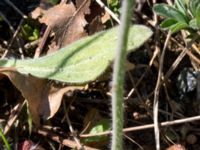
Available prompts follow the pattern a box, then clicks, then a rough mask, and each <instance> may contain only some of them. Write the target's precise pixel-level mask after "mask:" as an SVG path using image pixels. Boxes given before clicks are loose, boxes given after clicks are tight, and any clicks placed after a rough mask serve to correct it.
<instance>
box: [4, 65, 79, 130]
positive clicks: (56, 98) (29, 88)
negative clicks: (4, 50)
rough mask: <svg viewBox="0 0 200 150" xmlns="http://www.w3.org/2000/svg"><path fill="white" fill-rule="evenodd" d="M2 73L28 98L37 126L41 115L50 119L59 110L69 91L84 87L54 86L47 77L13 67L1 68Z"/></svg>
mask: <svg viewBox="0 0 200 150" xmlns="http://www.w3.org/2000/svg"><path fill="white" fill-rule="evenodd" d="M0 73H2V74H4V75H6V76H7V77H8V78H9V79H10V81H11V82H12V83H13V85H14V86H15V87H16V88H17V89H18V90H19V91H20V92H21V93H22V95H23V97H24V98H25V99H27V101H28V106H29V110H30V113H31V116H32V119H33V122H34V123H35V125H36V126H40V117H41V116H42V117H43V118H44V119H49V118H51V117H53V116H54V115H55V113H56V112H57V111H58V109H59V107H60V104H61V101H62V97H63V95H64V93H66V92H67V91H71V90H75V89H82V87H64V88H54V87H52V86H50V85H49V84H48V82H47V80H45V79H40V78H36V77H33V76H31V75H28V76H26V75H23V74H20V73H18V72H17V71H16V70H15V69H13V68H6V69H4V68H1V69H0Z"/></svg>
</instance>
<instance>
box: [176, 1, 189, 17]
mask: <svg viewBox="0 0 200 150" xmlns="http://www.w3.org/2000/svg"><path fill="white" fill-rule="evenodd" d="M175 6H176V7H177V8H178V10H179V11H180V12H182V13H183V14H185V16H186V15H187V10H186V5H185V1H184V0H175Z"/></svg>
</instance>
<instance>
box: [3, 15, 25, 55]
mask: <svg viewBox="0 0 200 150" xmlns="http://www.w3.org/2000/svg"><path fill="white" fill-rule="evenodd" d="M0 16H1V17H2V18H3V20H4V21H5V22H6V23H7V24H8V26H9V28H10V30H11V32H12V33H13V34H14V35H15V34H16V35H17V33H18V31H16V32H15V29H14V28H13V26H12V25H11V24H10V22H9V20H8V19H7V18H6V16H4V14H3V13H1V11H0ZM20 24H21V23H20ZM20 24H19V26H21V25H20ZM19 26H18V27H19ZM14 35H13V38H14ZM12 40H14V39H12ZM16 40H17V44H18V46H19V53H20V54H21V56H22V58H23V56H24V55H23V51H22V47H21V44H20V40H19V38H18V37H17V38H16ZM9 46H10V44H9ZM9 48H10V47H9ZM9 48H8V49H9ZM8 49H7V50H6V51H5V52H4V54H3V55H2V56H1V58H4V57H5V56H6V55H7V53H8Z"/></svg>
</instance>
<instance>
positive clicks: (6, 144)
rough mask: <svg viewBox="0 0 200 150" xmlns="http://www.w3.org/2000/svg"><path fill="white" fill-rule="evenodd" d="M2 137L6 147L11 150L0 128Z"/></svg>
mask: <svg viewBox="0 0 200 150" xmlns="http://www.w3.org/2000/svg"><path fill="white" fill-rule="evenodd" d="M0 137H1V139H2V140H3V142H4V144H5V146H6V149H7V150H11V147H10V144H9V143H8V141H7V139H6V137H5V136H4V134H3V132H2V129H1V128H0Z"/></svg>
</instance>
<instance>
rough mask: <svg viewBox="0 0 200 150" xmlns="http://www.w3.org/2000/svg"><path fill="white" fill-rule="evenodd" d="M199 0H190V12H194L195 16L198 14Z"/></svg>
mask: <svg viewBox="0 0 200 150" xmlns="http://www.w3.org/2000/svg"><path fill="white" fill-rule="evenodd" d="M199 2H200V1H199V0H190V1H189V9H190V12H191V13H192V15H193V17H195V16H196V9H197V7H198V6H199V5H200V3H199Z"/></svg>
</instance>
